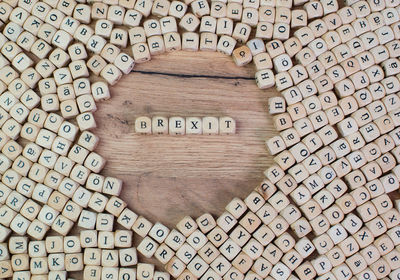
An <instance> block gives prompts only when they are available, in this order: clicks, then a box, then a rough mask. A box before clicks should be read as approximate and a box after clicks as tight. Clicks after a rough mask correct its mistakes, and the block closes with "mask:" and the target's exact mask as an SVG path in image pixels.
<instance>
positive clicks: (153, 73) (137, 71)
mask: <svg viewBox="0 0 400 280" xmlns="http://www.w3.org/2000/svg"><path fill="white" fill-rule="evenodd" d="M131 73H140V74H144V75H163V76H171V77H179V78H185V79H193V78H207V79H225V80H254V78H252V77H243V76H233V77H229V76H228V77H227V76H216V75H196V74H176V73H166V72H157V71H142V70H132V72H131Z"/></svg>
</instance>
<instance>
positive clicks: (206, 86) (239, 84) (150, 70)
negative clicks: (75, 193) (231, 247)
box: [95, 52, 277, 227]
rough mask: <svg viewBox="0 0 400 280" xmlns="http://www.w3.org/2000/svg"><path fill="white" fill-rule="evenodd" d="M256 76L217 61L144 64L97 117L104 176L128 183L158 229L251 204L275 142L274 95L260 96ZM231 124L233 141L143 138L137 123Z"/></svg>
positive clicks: (167, 59) (170, 59)
mask: <svg viewBox="0 0 400 280" xmlns="http://www.w3.org/2000/svg"><path fill="white" fill-rule="evenodd" d="M253 77H254V69H253V67H252V66H249V67H242V68H239V67H237V66H236V65H235V64H234V63H233V62H232V61H231V58H230V57H227V56H225V55H222V54H218V53H187V52H175V53H169V54H166V55H162V56H159V57H156V58H154V59H153V60H152V61H150V62H147V63H144V64H137V65H136V66H135V68H134V73H131V74H130V75H129V76H125V77H124V78H123V79H122V80H121V81H120V82H119V83H118V84H117V85H116V86H114V87H113V88H112V98H111V100H108V101H105V102H103V103H100V104H98V111H97V112H96V113H95V116H96V120H97V125H98V128H97V129H96V131H95V132H96V133H97V135H99V136H100V139H101V141H100V146H99V147H98V148H97V151H98V152H99V153H100V154H101V155H103V156H104V157H105V158H106V159H107V160H108V161H107V165H106V168H105V174H107V175H111V176H116V177H118V178H121V179H123V181H124V188H123V192H122V198H123V199H125V201H127V202H128V203H129V206H130V208H131V209H132V210H134V211H136V212H137V213H139V214H141V215H144V216H145V217H147V218H148V219H150V220H151V221H152V222H156V221H160V222H162V223H163V224H165V225H167V226H169V227H173V226H174V225H176V223H177V222H178V221H179V220H180V219H181V218H182V217H183V216H185V215H190V216H192V217H198V216H199V215H201V214H203V213H205V212H209V213H212V214H214V215H215V217H216V216H217V215H219V214H221V213H222V211H223V209H224V207H225V205H226V204H227V203H228V202H229V201H230V200H231V199H232V198H233V197H235V196H238V197H241V198H244V197H245V196H246V195H247V194H248V193H249V192H250V191H251V190H252V189H254V187H256V186H257V185H258V184H259V183H260V182H261V181H262V179H263V178H264V175H263V171H264V170H265V169H266V168H267V167H268V166H270V165H271V162H272V157H271V156H268V155H267V151H266V148H265V140H266V139H267V138H269V137H271V136H273V135H275V134H276V132H275V130H274V128H273V126H272V121H271V118H270V117H269V115H268V113H267V99H268V98H269V97H270V96H273V95H276V94H277V92H276V91H275V89H270V90H260V89H258V87H257V86H256V84H255V81H254V78H253ZM142 115H146V116H153V115H164V116H184V117H186V116H206V115H214V116H225V115H228V116H231V117H233V118H234V119H235V120H236V121H237V127H238V129H237V134H236V135H233V136H205V135H204V136H203V135H202V136H164V135H161V136H158V135H157V136H156V135H154V136H153V135H150V136H143V135H136V134H135V133H134V120H135V118H136V117H138V116H142Z"/></svg>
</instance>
